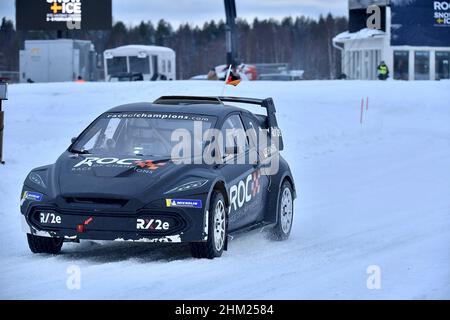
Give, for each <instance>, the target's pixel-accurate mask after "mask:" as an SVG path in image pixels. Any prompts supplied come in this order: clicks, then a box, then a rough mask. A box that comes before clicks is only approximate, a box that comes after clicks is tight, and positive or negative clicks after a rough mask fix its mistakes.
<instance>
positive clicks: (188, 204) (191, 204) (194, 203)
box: [166, 199, 202, 209]
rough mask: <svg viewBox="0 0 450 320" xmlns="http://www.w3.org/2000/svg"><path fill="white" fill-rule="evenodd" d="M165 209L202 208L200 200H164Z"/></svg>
mask: <svg viewBox="0 0 450 320" xmlns="http://www.w3.org/2000/svg"><path fill="white" fill-rule="evenodd" d="M166 207H178V208H198V209H200V208H202V200H195V199H166Z"/></svg>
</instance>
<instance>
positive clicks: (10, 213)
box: [0, 81, 450, 299]
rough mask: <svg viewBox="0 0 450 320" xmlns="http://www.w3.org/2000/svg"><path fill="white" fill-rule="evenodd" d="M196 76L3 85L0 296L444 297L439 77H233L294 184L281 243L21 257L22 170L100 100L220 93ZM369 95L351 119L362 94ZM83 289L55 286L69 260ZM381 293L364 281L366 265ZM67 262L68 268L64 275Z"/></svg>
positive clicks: (98, 249) (442, 90) (121, 247)
mask: <svg viewBox="0 0 450 320" xmlns="http://www.w3.org/2000/svg"><path fill="white" fill-rule="evenodd" d="M221 90H222V84H221V83H218V82H217V83H216V82H203V81H175V82H156V83H155V82H140V83H86V84H75V83H57V84H56V83H55V84H32V85H28V84H21V85H11V86H10V88H9V91H10V95H9V99H10V100H9V101H7V102H6V103H5V109H6V112H5V113H6V115H5V121H6V123H5V134H4V136H5V146H4V148H5V150H4V154H5V160H6V165H5V166H0V219H1V221H2V226H3V230H2V232H1V233H0V243H1V244H2V246H1V248H0V298H3V299H11V298H24V299H37V298H43V299H51V298H58V299H60V298H63V299H64V298H80V299H81V298H84V299H92V298H97V299H106V298H120V299H139V298H142V299H214V298H224V299H241V298H243V299H245V298H247V299H271V298H274V299H281V298H286V299H298V298H306V299H309V298H314V299H316V298H317V299H331V298H338V299H339V298H342V299H346V298H355V299H370V298H380V299H381V298H383V299H409V298H414V299H427V298H428V299H431V298H445V299H450V166H449V165H450V104H449V101H450V82H449V81H441V82H432V81H427V82H420V81H417V82H394V81H387V82H359V81H302V82H289V83H283V82H253V83H251V82H244V83H242V84H241V85H239V86H238V87H237V88H227V89H226V92H225V94H230V95H231V94H232V95H235V96H249V97H258V98H265V97H268V96H272V97H273V98H274V100H275V103H276V106H277V110H278V119H279V123H280V127H281V129H282V131H283V133H284V137H285V146H286V148H285V151H284V154H285V156H286V158H287V160H288V161H289V163H290V165H291V168H292V170H293V174H294V176H295V179H296V181H295V182H296V185H297V188H298V195H299V198H298V199H297V201H296V203H295V215H294V227H293V231H292V234H291V238H290V239H289V240H288V241H287V242H271V241H269V240H267V239H265V237H264V234H262V233H259V232H253V233H251V234H246V235H243V236H240V237H237V238H235V239H234V240H233V241H232V242H231V244H230V246H229V251H228V252H226V253H225V254H224V255H223V256H222V258H220V259H215V260H212V261H210V260H196V259H193V258H191V257H190V253H189V250H188V248H187V247H186V246H185V245H176V246H168V245H161V244H146V243H135V244H132V243H109V242H82V243H81V244H65V245H64V247H63V252H62V254H61V255H59V256H48V255H33V254H31V252H30V251H29V250H28V247H27V243H26V237H25V234H23V233H22V232H21V228H20V220H19V198H20V190H21V185H22V183H23V180H24V179H25V176H26V174H27V173H28V171H29V170H30V169H31V168H33V167H37V166H40V165H45V164H49V163H52V162H54V161H55V160H56V158H57V157H58V156H59V154H60V153H61V152H62V151H63V150H64V149H65V148H66V147H67V146H68V144H69V142H70V138H71V137H73V136H76V135H78V133H79V132H80V131H81V130H82V129H83V128H84V127H85V126H87V125H88V124H89V123H90V122H91V121H92V120H93V119H94V117H96V116H97V115H99V114H100V113H101V112H103V111H105V110H106V109H109V108H110V107H112V106H115V105H119V104H123V103H128V102H137V101H153V100H154V99H155V98H157V97H159V96H161V95H168V94H178V95H219V94H220V93H221ZM366 96H369V97H370V106H369V110H368V111H367V112H366V111H365V110H364V112H365V113H364V122H363V124H362V125H361V124H360V118H359V117H360V102H361V98H365V97H366ZM74 265H75V266H78V267H79V268H80V271H81V278H80V280H81V288H80V289H79V290H69V289H68V287H67V286H66V282H67V280H68V277H69V274H68V273H67V271H68V268H69V267H70V266H74ZM373 265H375V266H378V267H379V268H380V270H381V288H380V289H374V290H369V289H368V288H367V279H368V277H369V276H370V275H368V274H367V273H366V271H367V268H368V267H369V266H373ZM70 270H71V269H70V268H69V271H70Z"/></svg>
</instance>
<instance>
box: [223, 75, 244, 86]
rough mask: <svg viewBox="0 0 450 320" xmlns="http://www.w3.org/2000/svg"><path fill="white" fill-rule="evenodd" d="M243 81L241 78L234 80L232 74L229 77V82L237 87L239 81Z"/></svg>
mask: <svg viewBox="0 0 450 320" xmlns="http://www.w3.org/2000/svg"><path fill="white" fill-rule="evenodd" d="M241 81H242V80H241V79H237V80H233V78H232V77H231V75H230V76H229V77H228V79H227V84H228V85H230V86H234V87H236V86H237V85H238V84H239V83H241Z"/></svg>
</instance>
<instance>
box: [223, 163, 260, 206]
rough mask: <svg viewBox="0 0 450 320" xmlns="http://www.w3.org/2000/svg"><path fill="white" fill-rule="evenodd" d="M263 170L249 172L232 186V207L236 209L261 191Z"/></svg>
mask: <svg viewBox="0 0 450 320" xmlns="http://www.w3.org/2000/svg"><path fill="white" fill-rule="evenodd" d="M260 178H261V172H260V171H259V170H257V171H255V172H253V173H251V174H249V175H248V176H247V177H246V178H245V179H243V180H240V181H239V182H238V183H237V184H235V185H233V186H231V188H230V203H231V209H232V210H234V211H236V210H237V209H238V208H242V207H243V206H244V204H246V203H247V202H250V201H251V200H252V199H253V198H254V197H255V196H256V195H257V194H258V193H259V191H260V189H261V187H260Z"/></svg>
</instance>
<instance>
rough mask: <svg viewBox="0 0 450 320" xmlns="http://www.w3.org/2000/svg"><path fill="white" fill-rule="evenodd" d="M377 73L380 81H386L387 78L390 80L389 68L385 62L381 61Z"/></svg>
mask: <svg viewBox="0 0 450 320" xmlns="http://www.w3.org/2000/svg"><path fill="white" fill-rule="evenodd" d="M377 71H378V79H380V80H386V79H387V78H389V68H388V66H387V65H386V63H385V62H384V61H381V63H380V64H379V65H378V69H377Z"/></svg>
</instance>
